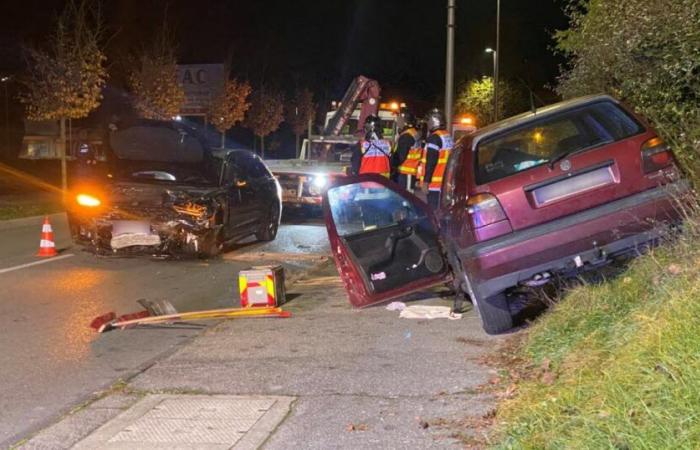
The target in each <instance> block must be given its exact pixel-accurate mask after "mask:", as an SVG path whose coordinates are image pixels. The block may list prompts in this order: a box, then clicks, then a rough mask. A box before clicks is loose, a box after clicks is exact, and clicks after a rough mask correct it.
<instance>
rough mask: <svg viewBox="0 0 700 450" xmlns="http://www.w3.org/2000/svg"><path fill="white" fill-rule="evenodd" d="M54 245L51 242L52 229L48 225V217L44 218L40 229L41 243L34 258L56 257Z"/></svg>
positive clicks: (49, 224)
mask: <svg viewBox="0 0 700 450" xmlns="http://www.w3.org/2000/svg"><path fill="white" fill-rule="evenodd" d="M56 255H58V252H57V251H56V244H55V243H54V241H53V229H52V228H51V223H49V216H46V217H44V225H42V227H41V242H40V243H39V253H37V255H36V256H41V257H45V258H47V257H50V256H56Z"/></svg>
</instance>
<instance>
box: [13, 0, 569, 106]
mask: <svg viewBox="0 0 700 450" xmlns="http://www.w3.org/2000/svg"><path fill="white" fill-rule="evenodd" d="M4 3H5V4H4V5H3V8H2V9H3V11H2V14H0V71H3V72H8V71H9V72H14V71H17V70H20V68H21V64H22V58H21V57H20V51H19V48H20V47H21V45H22V44H27V43H32V42H33V43H38V42H41V40H42V39H43V38H45V36H46V32H47V31H49V30H50V29H51V27H52V25H53V24H54V23H55V18H56V16H57V15H58V14H59V12H60V10H61V9H62V7H63V2H62V1H57V0H21V1H6V2H4ZM446 3H447V2H446V0H421V1H419V0H345V1H340V0H325V1H318V0H316V1H312V0H295V1H289V0H267V1H262V0H248V1H205V0H199V1H192V0H190V1H181V0H171V1H169V2H159V1H152V0H118V1H115V0H103V1H102V7H103V16H104V19H105V22H106V27H107V28H106V35H107V37H108V40H107V55H108V58H109V64H110V74H111V79H110V84H111V88H112V89H121V88H122V86H123V80H124V73H125V72H126V70H127V68H128V66H127V64H126V63H125V62H124V61H126V60H128V57H129V56H130V55H132V54H133V51H134V49H138V48H139V46H141V45H143V43H144V42H148V40H149V39H150V38H151V37H152V36H153V34H154V32H155V31H156V29H157V28H158V26H159V25H160V24H161V23H162V22H163V20H164V17H165V16H166V14H167V21H168V23H169V25H170V26H171V27H172V28H173V29H174V30H175V32H176V35H177V39H178V46H179V47H178V54H179V56H180V61H181V62H183V63H215V62H223V61H225V60H227V59H229V60H230V61H231V63H232V69H233V71H234V73H235V74H236V75H237V76H239V77H242V78H246V79H248V80H249V81H250V82H251V83H252V84H253V86H258V85H260V84H263V83H264V84H266V85H271V86H275V87H278V88H281V89H283V90H285V91H287V92H290V91H292V90H293V89H294V87H296V86H301V87H309V88H311V89H312V91H314V92H315V94H316V98H317V100H318V101H319V103H320V104H321V105H325V104H328V103H330V100H333V99H339V98H340V97H341V96H342V94H343V92H344V90H345V88H346V87H347V85H348V84H349V82H350V80H351V79H352V78H353V77H355V76H357V75H360V74H363V75H366V76H369V77H372V78H375V79H377V80H378V81H379V82H380V84H381V85H382V87H383V96H384V98H386V99H389V98H392V99H401V100H404V101H406V102H408V103H410V104H414V105H417V106H418V107H419V109H420V108H427V107H430V106H433V105H440V104H441V101H442V96H443V88H444V78H445V73H444V60H445V25H446ZM563 3H564V1H563V0H502V2H501V11H502V22H501V59H500V61H501V75H502V76H503V77H504V78H507V79H511V80H513V82H514V83H517V84H520V85H521V86H523V85H524V84H528V85H529V86H530V87H531V88H532V89H534V90H535V91H536V92H538V93H539V94H540V96H542V97H544V98H546V99H548V100H550V99H551V95H550V96H548V95H547V91H546V90H543V87H544V86H546V85H547V84H550V83H552V82H553V81H554V79H555V77H556V75H557V73H558V65H559V64H561V62H562V61H561V60H560V59H559V58H558V57H557V56H555V55H554V54H553V51H552V49H551V46H552V39H551V34H552V32H553V31H554V30H556V29H563V28H566V25H567V21H566V18H565V16H564V14H563V12H562V7H563ZM166 11H167V13H166ZM456 15H457V18H456V23H457V28H456V51H455V57H456V68H455V69H456V74H455V80H456V83H457V84H459V83H460V82H462V81H464V80H466V79H468V78H470V77H475V76H481V75H491V72H492V59H491V55H488V54H486V53H484V49H485V48H486V47H488V46H495V17H496V0H457V10H456ZM521 80H522V81H521Z"/></svg>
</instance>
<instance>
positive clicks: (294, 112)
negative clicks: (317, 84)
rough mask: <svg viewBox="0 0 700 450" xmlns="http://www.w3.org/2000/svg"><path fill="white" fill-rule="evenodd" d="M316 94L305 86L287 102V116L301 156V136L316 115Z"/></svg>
mask: <svg viewBox="0 0 700 450" xmlns="http://www.w3.org/2000/svg"><path fill="white" fill-rule="evenodd" d="M316 106H317V105H316V103H314V94H313V93H312V92H311V91H310V90H308V89H306V88H304V89H297V90H296V91H295V92H294V96H293V98H292V99H291V101H290V102H288V103H287V106H286V109H285V116H286V121H287V123H288V124H289V125H290V126H291V127H292V131H293V132H294V136H295V137H296V154H297V157H299V137H300V136H301V135H302V134H303V133H304V132H305V131H306V130H307V129H308V126H309V122H310V121H313V120H314V117H315V116H316Z"/></svg>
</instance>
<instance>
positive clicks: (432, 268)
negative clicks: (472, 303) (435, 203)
mask: <svg viewBox="0 0 700 450" xmlns="http://www.w3.org/2000/svg"><path fill="white" fill-rule="evenodd" d="M393 189H394V186H389V185H384V184H382V183H379V182H376V181H362V182H358V183H353V184H346V185H340V186H336V187H331V188H330V189H329V190H328V192H327V195H328V198H327V201H328V205H329V210H330V211H329V212H330V220H329V222H330V223H328V226H329V227H330V226H332V227H333V228H334V230H335V234H336V235H337V236H338V237H339V239H340V241H341V245H342V246H343V247H344V248H345V249H346V250H345V251H346V252H347V255H348V256H349V258H350V260H351V261H352V263H351V264H353V265H354V266H355V267H356V269H357V270H358V271H359V273H361V274H362V278H363V283H364V285H365V287H366V289H367V292H370V293H371V295H380V294H382V293H386V292H390V291H392V290H395V289H401V288H403V287H405V286H407V285H409V284H411V283H414V284H415V283H424V282H426V280H434V279H435V278H436V277H438V278H440V277H442V276H443V275H444V273H445V271H446V267H447V266H446V264H445V262H444V260H443V257H442V252H441V247H440V244H439V241H438V233H437V227H436V226H435V224H434V222H433V220H432V218H431V217H430V216H429V215H428V213H427V210H426V209H424V208H423V207H421V206H419V204H418V203H415V202H420V200H418V199H416V198H415V197H412V196H404V194H406V193H405V191H401V192H396V191H394V190H393ZM424 206H425V205H424ZM336 251H342V250H340V249H336ZM343 258H344V256H343ZM368 301H370V302H371V301H372V300H370V299H367V298H365V300H359V303H357V304H362V303H364V304H366V302H368ZM354 304H356V303H354ZM357 304H356V306H357Z"/></svg>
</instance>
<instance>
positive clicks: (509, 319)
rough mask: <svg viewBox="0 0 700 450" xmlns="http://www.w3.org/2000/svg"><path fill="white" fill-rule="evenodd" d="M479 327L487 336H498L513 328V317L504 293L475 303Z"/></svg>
mask: <svg viewBox="0 0 700 450" xmlns="http://www.w3.org/2000/svg"><path fill="white" fill-rule="evenodd" d="M476 303H477V304H476V307H477V309H478V311H479V315H480V316H481V325H482V326H483V327H484V331H486V332H487V333H488V334H500V333H505V332H506V331H508V330H510V329H511V328H513V315H512V314H511V312H510V308H509V307H508V297H507V296H506V293H505V292H501V293H500V294H496V295H493V296H491V297H487V298H485V299H482V300H479V301H477V302H476Z"/></svg>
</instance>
